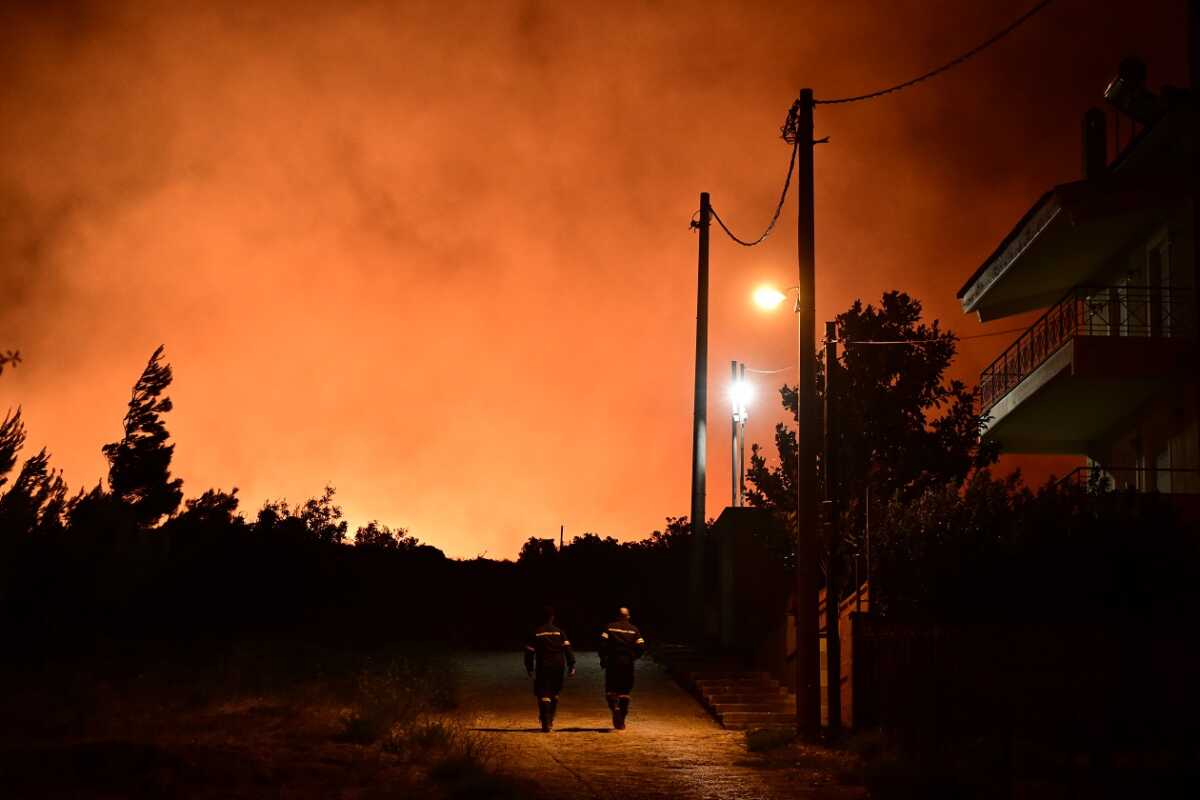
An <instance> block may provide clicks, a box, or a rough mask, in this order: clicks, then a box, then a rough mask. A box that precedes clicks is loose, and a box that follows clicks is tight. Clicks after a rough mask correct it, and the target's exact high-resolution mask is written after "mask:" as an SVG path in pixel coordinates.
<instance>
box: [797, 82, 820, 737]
mask: <svg viewBox="0 0 1200 800" xmlns="http://www.w3.org/2000/svg"><path fill="white" fill-rule="evenodd" d="M793 111H794V115H795V119H794V121H792V120H789V126H794V127H792V131H793V134H794V136H795V142H796V143H797V145H798V147H797V151H796V189H797V196H798V198H799V203H798V206H799V209H798V213H797V221H796V250H797V258H798V262H799V280H798V281H797V286H798V293H797V296H796V319H797V322H798V323H799V325H798V327H799V338H798V342H797V358H798V360H799V363H798V364H797V367H798V369H797V386H796V412H797V414H796V418H797V419H796V424H797V427H798V430H797V441H796V444H797V447H796V609H795V610H796V732H797V734H798V735H799V736H800V737H801V738H804V739H808V740H810V741H811V740H815V739H817V738H818V737H819V736H820V734H821V651H820V642H819V640H818V636H819V617H818V613H817V575H816V573H817V547H816V542H817V472H816V470H817V397H816V393H817V386H816V373H815V367H816V364H815V360H816V318H817V313H816V297H815V289H816V242H815V233H816V230H815V228H816V226H815V223H814V219H813V92H812V89H802V90H801V91H800V99H799V101H798V102H797V105H796V106H795V107H794V109H793Z"/></svg>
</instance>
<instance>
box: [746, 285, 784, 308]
mask: <svg viewBox="0 0 1200 800" xmlns="http://www.w3.org/2000/svg"><path fill="white" fill-rule="evenodd" d="M786 299H787V295H786V294H784V293H783V292H781V291H779V290H778V289H776V288H775V287H773V286H760V287H758V288H757V289H755V290H754V303H755V305H757V306H758V307H759V308H761V309H764V310H766V311H770V310H772V309H774V308H776V307H777V306H778V305H779V304H780V303H782V302H783V301H784V300H786Z"/></svg>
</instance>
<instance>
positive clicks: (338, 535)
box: [255, 486, 349, 544]
mask: <svg viewBox="0 0 1200 800" xmlns="http://www.w3.org/2000/svg"><path fill="white" fill-rule="evenodd" d="M336 493H337V490H336V489H334V488H333V487H332V486H326V487H325V491H324V492H323V493H322V494H321V496H320V497H310V498H309V499H308V500H305V501H304V503H303V504H302V505H297V506H295V507H294V508H289V507H288V504H287V501H286V500H276V501H273V502H272V501H269V500H268V501H267V502H265V503H263V507H262V508H261V509H259V512H258V519H257V521H256V522H255V530H256V531H258V532H259V533H261V534H266V535H281V536H283V537H285V538H286V537H291V538H297V539H308V540H312V541H316V542H324V543H327V544H341V543H342V542H343V541H345V539H346V531H347V529H348V528H349V525H348V524H347V522H346V520H344V519H342V507H341V506H339V505H337V504H336V503H334V502H333V497H334V495H335V494H336Z"/></svg>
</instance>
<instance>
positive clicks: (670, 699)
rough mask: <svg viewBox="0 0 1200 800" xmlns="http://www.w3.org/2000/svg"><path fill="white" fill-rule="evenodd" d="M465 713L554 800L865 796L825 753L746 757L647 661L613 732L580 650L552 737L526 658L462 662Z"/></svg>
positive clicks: (594, 664) (595, 676) (739, 741)
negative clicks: (542, 721)
mask: <svg viewBox="0 0 1200 800" xmlns="http://www.w3.org/2000/svg"><path fill="white" fill-rule="evenodd" d="M458 667H459V669H460V670H461V673H460V689H461V703H462V713H463V714H464V717H465V719H466V720H467V721H468V723H469V724H470V726H471V727H472V728H474V729H475V730H477V731H479V732H480V733H481V734H482V735H484V736H486V737H488V739H489V740H490V741H492V742H493V743H494V744H495V747H496V748H497V752H498V754H499V759H498V760H499V763H500V764H501V766H502V768H503V769H505V770H508V771H510V772H511V773H513V774H514V775H516V776H518V777H522V778H528V779H531V780H533V781H535V782H536V783H537V784H539V785H540V786H542V787H543V788H544V789H545V790H546V791H547V792H548V793H549V794H550V796H552V797H572V798H595V799H596V800H608V799H609V798H612V799H613V800H617V799H618V798H619V799H620V800H634V798H638V799H640V798H647V800H652V799H656V798H678V799H679V800H701V798H703V799H704V800H734V798H737V799H738V800H742V799H743V798H758V799H761V800H775V799H776V798H778V799H780V800H783V799H784V798H788V799H789V800H790V799H791V798H810V799H811V800H835V799H836V800H842V799H843V798H859V797H865V793H864V792H863V790H862V789H861V788H859V787H852V786H845V785H841V784H840V783H838V780H837V775H836V774H834V771H833V769H832V767H831V765H829V764H826V763H822V759H821V757H820V754H819V753H812V754H810V757H809V758H804V754H803V753H801V754H800V758H801V760H802V761H803V762H804V763H799V764H798V763H797V761H796V760H795V758H793V759H791V761H790V763H789V762H788V761H781V760H780V759H778V758H767V757H763V756H760V755H758V754H755V753H751V752H749V751H747V749H746V745H745V735H744V734H743V733H742V732H741V731H727V730H724V729H723V728H721V727H720V726H719V725H718V724H717V723H716V722H715V721H714V720H713V719H712V717H710V716H709V715H708V714H707V713H706V712H705V711H704V710H703V709H702V708H701V706H700V705H699V703H697V701H696V700H695V699H693V698H692V697H691V696H690V695H688V694H687V693H686V692H684V691H683V690H682V689H681V688H680V687H679V686H678V684H676V683H675V682H674V681H673V680H672V679H671V678H670V677H669V676H668V675H667V674H666V672H665V671H664V670H663V668H662V667H661V666H659V665H658V664H656V663H655V662H654V661H652V660H650V659H648V658H647V659H643V660H642V661H640V662H638V668H637V679H636V686H635V688H634V693H633V704H632V708H631V711H630V716H629V720H628V723H627V728H626V729H625V730H624V731H614V730H612V729H611V717H610V716H609V712H608V708H607V706H606V705H605V703H604V696H603V685H604V679H603V673H602V671H601V670H600V665H599V660H598V659H597V657H596V654H595V653H580V654H579V663H578V670H577V674H576V676H575V677H574V678H571V679H569V680H568V682H567V686H566V687H565V688H564V690H563V693H562V695H561V697H560V700H559V711H558V718H557V720H556V723H555V731H554V732H553V733H550V734H545V733H542V732H541V730H540V728H539V727H538V720H537V708H536V703H535V701H534V698H533V691H532V686H531V681H530V680H529V679H528V678H527V677H526V675H525V671H524V668H523V666H522V664H521V654H520V653H503V654H485V655H468V656H462V657H461V658H460V659H459V661H458Z"/></svg>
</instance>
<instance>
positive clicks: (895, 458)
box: [746, 291, 997, 509]
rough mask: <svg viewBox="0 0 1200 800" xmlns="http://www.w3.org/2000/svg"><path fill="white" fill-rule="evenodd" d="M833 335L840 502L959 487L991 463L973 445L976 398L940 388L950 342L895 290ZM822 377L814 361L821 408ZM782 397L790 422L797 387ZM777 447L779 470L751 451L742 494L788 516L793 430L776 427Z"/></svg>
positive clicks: (857, 310) (842, 321)
mask: <svg viewBox="0 0 1200 800" xmlns="http://www.w3.org/2000/svg"><path fill="white" fill-rule="evenodd" d="M837 332H838V338H839V339H840V340H842V341H843V342H847V341H848V342H849V344H844V345H843V347H842V349H841V354H840V356H839V358H838V362H837V363H836V364H835V365H834V366H833V368H834V369H836V370H837V375H836V382H835V385H836V386H837V395H836V397H835V398H834V403H833V405H834V408H836V410H837V415H838V416H837V418H836V425H835V430H836V431H837V432H838V441H837V464H838V474H837V476H836V484H837V486H838V487H839V491H838V494H839V495H840V496H841V498H842V500H843V501H844V502H846V503H848V504H851V505H853V504H854V503H856V502H857V503H861V501H862V499H863V497H864V495H865V490H866V489H867V488H868V487H870V488H871V492H872V495H873V496H874V497H876V498H878V499H879V500H880V501H883V500H885V499H886V498H888V497H891V496H892V495H893V494H894V493H896V492H900V493H901V494H902V495H906V496H913V495H916V494H919V493H920V492H921V491H923V490H924V489H925V488H926V487H929V486H937V485H942V484H945V483H947V482H948V483H951V484H954V485H961V484H962V482H963V481H965V480H966V478H967V476H968V475H969V474H970V472H971V471H972V470H973V469H975V468H977V467H981V466H986V465H988V464H991V463H993V462H994V461H995V459H996V455H997V451H996V448H995V446H994V445H991V444H981V443H980V439H979V434H980V430H981V427H982V423H983V417H981V416H980V415H979V414H977V413H976V411H975V397H974V393H973V392H971V391H969V390H968V389H967V388H966V386H965V385H964V384H963V383H962V382H961V381H957V380H954V381H948V382H947V381H946V380H945V374H946V370H947V368H948V367H949V366H950V362H951V361H952V360H953V358H954V355H955V353H956V342H957V337H956V336H955V335H954V334H953V333H952V332H950V331H943V330H941V329H940V327H939V325H938V322H937V320H934V322H933V323H932V324H929V325H927V324H925V323H923V322H921V303H920V301H919V300H916V299H915V298H912V297H910V296H909V295H907V294H905V293H903V292H898V291H892V292H887V293H885V294H884V295H883V298H882V301H881V303H880V305H879V307H878V308H876V307H875V306H873V305H867V306H865V307H864V306H863V304H862V301H861V300H856V301H855V302H854V305H852V306H851V307H850V309H849V310H847V311H846V312H844V313H842V314H839V315H838V316H837ZM854 342H912V344H887V345H878V344H862V345H855V344H853V343H854ZM824 369H825V364H824V363H823V358H819V359H818V368H817V378H818V389H817V392H818V407H819V408H821V407H823V400H824V390H823V384H824ZM780 394H781V396H782V399H783V405H784V407H785V408H787V409H788V410H789V411H790V412H791V413H792V414H793V416H794V415H795V413H796V389H795V387H793V386H786V385H785V386H784V387H783V388H782V389H781V390H780ZM821 422H822V425H823V424H824V420H821ZM775 447H776V452H777V454H778V456H779V462H778V464H777V465H772V466H768V464H767V458H766V455H765V454H764V452H763V449H762V448H761V447H760V446H759V445H757V444H755V445H754V446H753V447H752V451H751V457H750V467H749V469H747V471H746V475H747V478H748V479H749V480H750V483H751V484H752V485H753V488H751V489H750V490H749V492H748V495H749V500H750V502H751V503H752V504H753V505H757V506H768V507H777V508H783V509H787V508H790V507H791V506H793V505H794V503H795V494H794V492H795V488H794V487H795V482H794V478H795V471H796V434H795V431H793V430H792V429H791V428H789V427H788V426H786V425H783V424H780V425H777V426H776V428H775ZM822 466H823V465H822ZM821 480H822V481H824V480H825V475H824V470H823V469H822V474H821Z"/></svg>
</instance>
